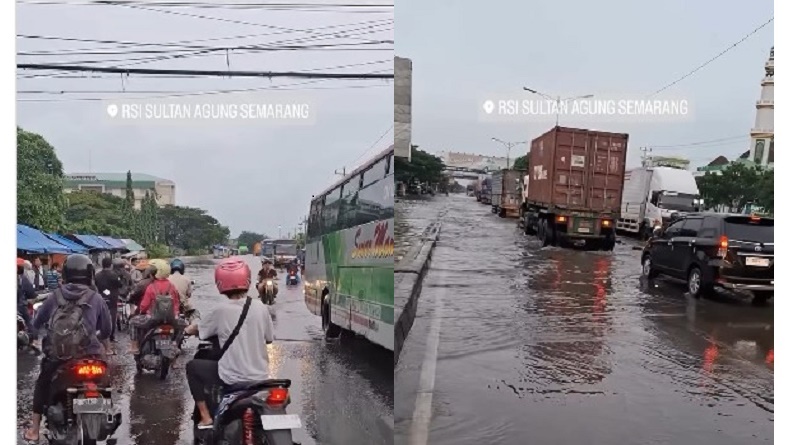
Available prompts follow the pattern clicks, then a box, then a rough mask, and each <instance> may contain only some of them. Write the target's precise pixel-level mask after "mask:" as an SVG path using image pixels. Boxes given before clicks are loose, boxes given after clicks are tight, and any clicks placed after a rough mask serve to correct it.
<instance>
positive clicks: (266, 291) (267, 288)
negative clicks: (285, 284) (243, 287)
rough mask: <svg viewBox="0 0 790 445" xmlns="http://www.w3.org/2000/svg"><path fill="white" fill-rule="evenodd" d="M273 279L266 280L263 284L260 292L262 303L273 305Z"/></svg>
mask: <svg viewBox="0 0 790 445" xmlns="http://www.w3.org/2000/svg"><path fill="white" fill-rule="evenodd" d="M274 298H275V297H274V281H273V280H266V282H265V283H264V285H263V294H261V299H262V300H263V304H268V305H270V306H271V305H273V304H274Z"/></svg>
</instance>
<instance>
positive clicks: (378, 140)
mask: <svg viewBox="0 0 790 445" xmlns="http://www.w3.org/2000/svg"><path fill="white" fill-rule="evenodd" d="M394 126H395V125H394V124H393V125H390V127H389V128H387V131H385V132H384V133H383V134H382V135H381V136H379V138H378V139H376V142H374V143H372V144H371V145H370V147H368V149H367V150H365V151H364V152H363V153H362V154H361V155H359V156H358V157H357V158H356V159H354V161H353V162H351V164H350V165H352V166H353V165H355V164H356V163H357V161H359V160H360V159H362V158H363V157H364V156H365V155H366V154H368V153H369V152H370V150H373V149H374V148H376V146H377V145H378V144H379V142H381V140H382V139H384V136H386V135H388V134H389V132H390V131H392V129H393V128H394Z"/></svg>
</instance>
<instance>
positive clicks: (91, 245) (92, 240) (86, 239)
mask: <svg viewBox="0 0 790 445" xmlns="http://www.w3.org/2000/svg"><path fill="white" fill-rule="evenodd" d="M73 236H74V238H77V240H78V241H79V242H80V243H82V244H84V245H85V246H86V247H87V248H88V249H90V250H112V247H110V245H108V244H107V243H105V242H104V241H102V240H100V239H99V238H97V237H96V236H93V235H73Z"/></svg>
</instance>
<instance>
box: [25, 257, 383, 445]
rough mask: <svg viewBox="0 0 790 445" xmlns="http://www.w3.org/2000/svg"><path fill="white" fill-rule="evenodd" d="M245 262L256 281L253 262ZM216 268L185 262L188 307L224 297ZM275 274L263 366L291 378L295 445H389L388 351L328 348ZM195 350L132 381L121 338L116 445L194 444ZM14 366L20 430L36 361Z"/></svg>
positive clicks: (344, 342)
mask: <svg viewBox="0 0 790 445" xmlns="http://www.w3.org/2000/svg"><path fill="white" fill-rule="evenodd" d="M244 258H245V259H246V260H247V262H248V264H249V265H250V268H251V269H252V271H253V275H256V274H257V272H258V270H259V269H260V262H259V260H258V259H257V258H255V257H252V256H247V257H244ZM214 263H215V262H214V261H213V260H203V261H193V262H188V263H187V275H189V276H190V277H191V278H192V279H193V280H194V281H195V291H194V295H193V297H192V301H193V304H194V306H195V307H196V308H197V309H198V310H199V311H200V312H201V313H203V314H206V313H208V312H209V311H210V310H211V307H212V306H213V305H215V304H216V302H217V301H219V300H220V299H221V298H224V297H222V296H221V295H219V294H218V293H217V291H216V288H215V287H214V281H213V280H214V269H213V268H214ZM279 275H280V284H279V287H280V292H279V295H278V296H277V301H276V303H275V305H274V309H273V312H272V313H273V317H274V323H275V342H274V344H272V345H270V346H269V347H268V348H269V366H270V376H271V378H286V379H291V380H292V386H291V398H292V403H291V405H290V406H289V407H288V412H289V413H291V414H299V415H300V416H301V418H302V423H303V426H304V428H303V429H302V430H297V431H294V440H295V441H297V442H301V443H302V444H303V445H324V444H327V445H328V444H351V443H365V444H391V443H392V440H393V439H392V422H393V421H392V418H393V417H392V406H393V386H392V368H393V359H392V352H390V351H385V350H384V349H382V348H379V347H377V346H375V345H372V344H370V343H368V342H366V341H363V340H358V339H355V338H341V339H340V340H339V341H337V342H335V343H326V342H325V341H324V340H323V333H322V331H321V320H320V317H317V316H314V315H313V314H311V313H310V312H309V311H308V310H307V308H306V307H305V303H304V297H303V293H302V287H301V284H300V285H299V286H298V287H292V288H289V287H286V285H285V280H284V274H283V273H280V274H279ZM253 292H254V290H253ZM195 345H196V340H195V339H191V340H190V343H189V346H187V347H186V348H185V354H184V355H182V356H181V357H179V358H178V359H176V361H175V363H174V364H173V368H172V370H171V373H170V375H169V376H168V377H167V380H166V381H164V382H163V381H160V380H159V379H158V378H157V377H156V376H154V375H152V374H144V375H142V376H137V375H136V371H135V365H134V360H133V359H132V357H131V356H130V355H129V354H128V353H126V351H128V348H129V345H128V336H127V334H125V333H121V334H120V336H119V342H118V344H117V350H118V351H119V355H117V356H114V357H111V359H110V362H111V367H112V373H113V377H114V380H115V387H116V388H117V389H116V391H117V394H116V400H115V401H116V403H119V404H120V406H121V412H122V415H123V423H122V424H121V426H120V428H119V429H118V432H117V433H116V436H115V437H117V438H118V444H122V445H191V444H192V425H191V417H190V416H191V413H192V409H193V402H192V398H191V396H190V394H189V388H188V386H187V383H186V376H185V371H184V368H185V366H186V363H187V362H188V361H189V359H190V358H191V355H192V353H193V352H194V347H195ZM18 363H19V365H18V372H17V388H18V390H17V403H18V407H19V409H18V411H17V419H18V423H19V425H20V430H21V428H22V425H23V424H24V422H26V421H27V420H28V419H29V416H30V409H31V404H32V390H33V385H34V383H35V378H36V376H37V375H38V359H37V358H35V357H33V356H30V355H28V354H20V355H19V360H18ZM19 443H23V442H19ZM42 443H45V441H43V440H42Z"/></svg>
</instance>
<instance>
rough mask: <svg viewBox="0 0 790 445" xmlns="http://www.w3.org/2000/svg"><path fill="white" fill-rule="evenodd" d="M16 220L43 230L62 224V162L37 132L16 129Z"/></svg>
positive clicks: (64, 204)
mask: <svg viewBox="0 0 790 445" xmlns="http://www.w3.org/2000/svg"><path fill="white" fill-rule="evenodd" d="M16 138H17V143H16V156H17V170H16V171H17V180H16V203H17V208H16V211H17V222H19V223H21V224H26V225H29V226H33V227H37V228H39V229H42V230H46V231H57V230H59V229H61V227H62V225H63V210H64V208H65V207H66V203H65V199H64V197H63V164H62V163H61V162H60V160H59V159H58V157H57V155H56V154H55V149H54V148H53V147H52V146H51V145H50V144H49V143H48V142H47V141H46V140H45V139H44V138H43V137H42V136H41V135H39V134H36V133H31V132H28V131H25V130H23V129H21V128H19V127H17V130H16Z"/></svg>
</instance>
